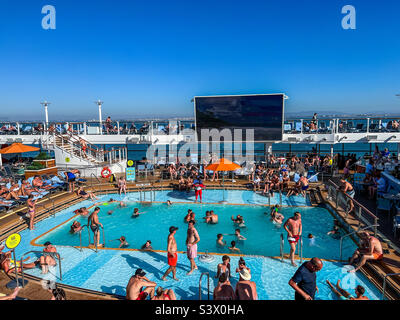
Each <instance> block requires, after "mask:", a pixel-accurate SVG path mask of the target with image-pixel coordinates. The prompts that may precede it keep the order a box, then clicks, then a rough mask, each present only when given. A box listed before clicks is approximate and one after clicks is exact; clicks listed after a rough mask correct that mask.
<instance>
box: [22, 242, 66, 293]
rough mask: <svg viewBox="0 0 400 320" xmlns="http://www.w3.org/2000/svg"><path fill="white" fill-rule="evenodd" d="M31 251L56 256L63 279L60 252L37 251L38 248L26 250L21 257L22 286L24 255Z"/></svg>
mask: <svg viewBox="0 0 400 320" xmlns="http://www.w3.org/2000/svg"><path fill="white" fill-rule="evenodd" d="M29 253H40V254H42V255H43V254H50V255H51V256H56V258H57V259H58V267H59V270H60V281H62V269H61V256H60V254H59V253H58V252H43V251H37V250H32V251H28V252H25V253H24V254H23V255H22V256H21V258H20V264H21V277H22V287H24V283H25V281H24V265H23V257H24V256H26V255H27V254H29ZM15 264H17V263H16V262H15Z"/></svg>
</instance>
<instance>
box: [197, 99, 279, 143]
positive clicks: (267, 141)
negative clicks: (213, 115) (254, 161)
mask: <svg viewBox="0 0 400 320" xmlns="http://www.w3.org/2000/svg"><path fill="white" fill-rule="evenodd" d="M252 96H282V125H281V128H282V139H280V140H253V141H225V140H224V141H219V142H220V143H224V142H238V143H240V142H241V143H243V142H253V143H274V142H282V141H283V133H284V130H283V125H284V123H285V100H286V99H285V97H286V94H285V93H260V94H226V95H212V96H194V97H193V106H194V130H195V141H196V142H198V143H207V142H208V143H211V142H210V141H202V140H199V139H198V137H197V118H196V98H219V97H252Z"/></svg>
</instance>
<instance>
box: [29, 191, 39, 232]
mask: <svg viewBox="0 0 400 320" xmlns="http://www.w3.org/2000/svg"><path fill="white" fill-rule="evenodd" d="M36 201H37V199H36V200H33V195H30V196H29V197H28V201H27V204H28V214H27V215H28V218H29V229H30V230H33V229H34V220H35V211H36V210H35V206H36Z"/></svg>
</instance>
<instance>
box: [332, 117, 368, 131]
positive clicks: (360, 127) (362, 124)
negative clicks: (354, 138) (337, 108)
mask: <svg viewBox="0 0 400 320" xmlns="http://www.w3.org/2000/svg"><path fill="white" fill-rule="evenodd" d="M367 124H368V120H367V119H339V127H338V131H339V133H361V132H367Z"/></svg>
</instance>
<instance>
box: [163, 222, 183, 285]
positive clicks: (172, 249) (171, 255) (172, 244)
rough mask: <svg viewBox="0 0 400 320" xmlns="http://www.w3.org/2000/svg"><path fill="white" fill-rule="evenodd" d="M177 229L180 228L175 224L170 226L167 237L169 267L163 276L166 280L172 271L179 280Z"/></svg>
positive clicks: (174, 277) (173, 275)
mask: <svg viewBox="0 0 400 320" xmlns="http://www.w3.org/2000/svg"><path fill="white" fill-rule="evenodd" d="M176 230H178V228H177V227H174V226H171V227H169V235H168V238H167V252H168V253H167V255H168V265H169V268H168V270H167V271H165V273H164V275H163V276H162V278H161V279H162V280H164V281H165V278H166V277H167V276H168V274H169V273H170V272H171V271H172V277H173V279H174V280H176V281H178V280H179V279H177V278H176V263H177V261H178V253H177V252H176V251H177V250H178V247H177V245H176V240H175V233H176Z"/></svg>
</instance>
